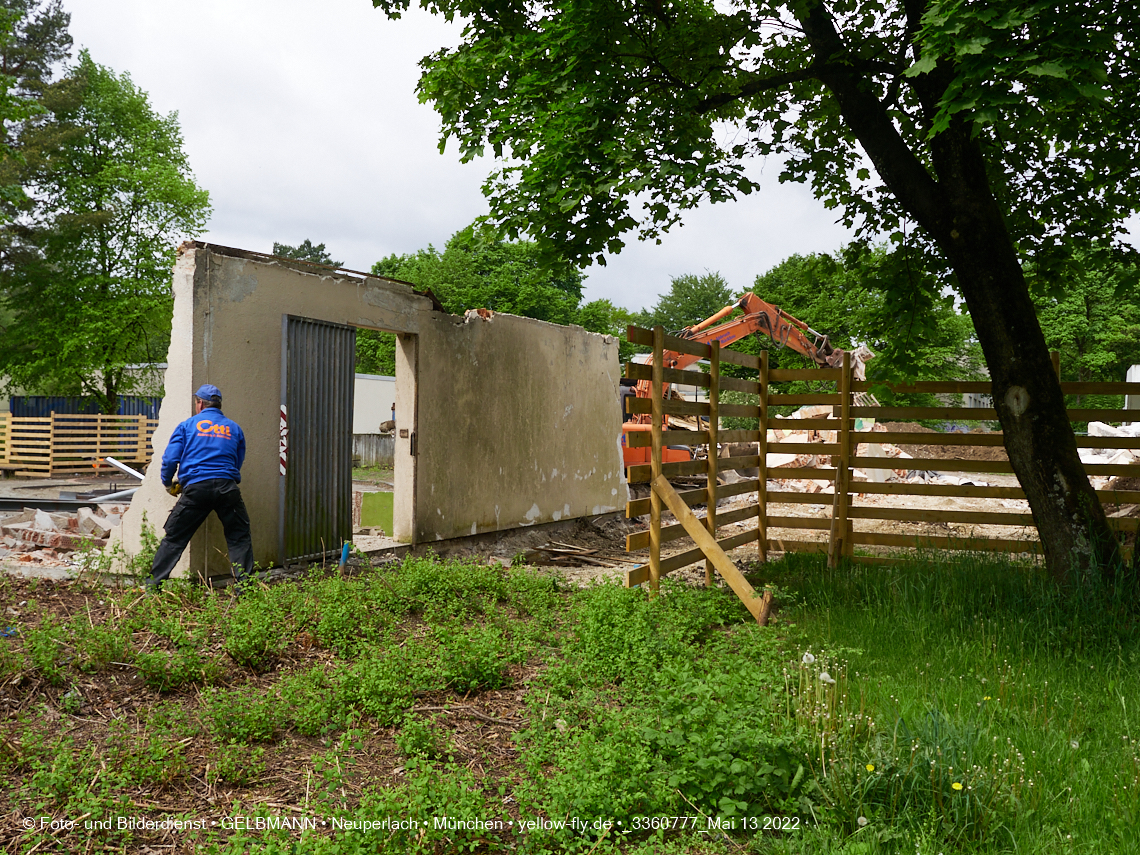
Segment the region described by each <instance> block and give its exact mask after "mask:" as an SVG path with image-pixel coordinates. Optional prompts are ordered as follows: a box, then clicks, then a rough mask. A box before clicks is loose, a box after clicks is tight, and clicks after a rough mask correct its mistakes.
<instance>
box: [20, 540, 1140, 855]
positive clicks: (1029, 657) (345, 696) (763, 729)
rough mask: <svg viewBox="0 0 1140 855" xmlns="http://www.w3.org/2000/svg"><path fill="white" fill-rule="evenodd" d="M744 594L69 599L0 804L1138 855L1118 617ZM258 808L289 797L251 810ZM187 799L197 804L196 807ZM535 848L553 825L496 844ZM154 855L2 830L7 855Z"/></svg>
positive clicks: (1046, 596)
mask: <svg viewBox="0 0 1140 855" xmlns="http://www.w3.org/2000/svg"><path fill="white" fill-rule="evenodd" d="M754 574H755V576H756V577H757V578H756V581H757V582H758V583H759V582H761V581H763V582H764V583H766V584H774V585H776V586H777V588H778V591H779V608H778V611H777V614H776V618H775V620H774V622H773V624H772V625H771V626H769V627H767V628H760V627H757V626H755V624H753V623H751V622H750V621H749V617H748V614H747V612H746V611H745V609H744V608H743V606H742V605H741V604H740V602H739V601H738V600H736V599H735V597H733V595H732V594H731V593H730V592H728V591H727V590H726V589H723V588H722V589H714V590H705V589H691V588H686V587H684V586H681V585H677V584H673V583H670V582H669V581H668V580H666V583H665V584H664V585H663V589H662V593H661V595H660V596H658V597H651V596H649V594H648V593H647V592H645V591H641V590H625V589H622V588H620V587H618V586H616V585H599V586H594V587H591V588H587V589H584V590H575V591H563V590H559V589H558V588H557V586H556V585H555V584H553V583H552V582H551V581H550V580H549V579H548V578H543V577H540V576H537V575H534V574H532V573H531V572H530V571H529V570H528V569H526V568H502V567H499V566H497V565H495V566H488V565H484V564H478V563H464V562H459V561H440V560H436V559H430V558H428V559H421V558H411V559H407V560H406V561H404V562H403V563H401V564H399V565H395V566H388V567H385V568H383V569H376V570H366V571H365V572H362V573H359V574H357V575H353V576H338V575H320V574H314V575H312V576H311V577H309V578H307V579H305V580H303V581H301V582H298V583H286V584H278V585H274V586H271V587H258V588H255V589H253V590H251V591H250V592H249V593H248V594H247V595H246V596H243V597H242V598H241V599H240V600H233V599H230V598H228V597H226V596H216V595H210V594H207V593H204V592H203V591H201V590H200V589H194V588H190V587H186V586H179V585H172V586H171V590H169V591H168V592H165V593H163V594H162V595H159V596H153V595H152V596H145V597H140V596H139V595H138V593H137V592H131V593H127V592H122V593H114V592H111V593H108V592H106V591H103V590H98V591H97V590H95V589H90V590H85V591H84V594H85V596H87V598H88V601H94V600H95V599H96V597H98V598H99V601H100V604H101V603H102V600H103V599H110V600H111V601H112V606H113V608H111V610H110V613H109V614H108V616H107V618H106V619H105V620H96V619H94V617H93V616H92V614H91V613H90V612H88V611H87V610H86V609H84V610H83V611H82V613H78V614H74V615H72V616H70V617H68V616H67V614H66V613H65V612H56V613H52V614H51V615H50V616H49V614H48V612H47V609H46V608H45V607H42V606H41V607H36V606H34V605H32V604H29V613H36V614H40V615H41V616H40V617H39V618H38V619H36V620H34V621H30V622H29V623H28V625H27V626H26V627H23V628H22V632H21V636H20V639H19V646H18V647H14V648H12V649H11V650H9V651H8V652H7V654H6V659H5V666H4V667H5V669H6V672H7V673H9V674H23V675H24V676H23V677H22V679H21V685H23V686H25V687H30V688H28V691H31V692H34V693H38V694H36V695H35V696H33V697H24V698H21V704H22V706H23V708H25V709H26V710H28V712H27V713H24V714H22V715H21V716H19V717H16V718H13V719H10V720H8V721H6V722H3V729H2V733H0V736H3V739H4V742H3V748H4V751H3V752H0V768H2V769H3V771H4V772H5V775H4V776H3V778H2V779H0V780H2V781H3V784H2V787H3V789H0V801H3V803H4V809H5V810H7V811H9V812H10V811H11V810H13V809H15V810H18V811H20V812H21V813H22V814H23V815H34V816H39V815H44V816H57V817H66V816H72V817H74V816H82V815H84V814H90V815H92V816H99V817H102V816H118V815H122V816H134V815H139V813H140V811H141V812H142V813H144V814H145V813H146V808H145V807H139V806H138V805H140V804H141V805H146V804H156V803H157V804H161V805H168V806H169V805H182V804H184V805H186V814H185V818H191V817H198V818H201V817H202V816H206V817H207V818H211V817H214V815H215V814H216V815H217V816H219V817H221V816H230V815H241V816H250V817H253V816H259V815H264V816H275V815H278V814H280V813H281V809H280V808H279V807H274V806H273V805H275V804H280V802H279V801H274V799H277V800H280V799H286V798H288V799H291V800H292V801H290V802H287V803H289V804H293V805H295V811H294V812H296V811H297V810H302V809H303V811H306V812H307V815H314V816H318V817H321V818H323V819H326V820H329V821H332V820H333V819H336V820H338V821H347V820H355V821H358V822H359V821H363V820H372V821H382V820H383V819H385V818H392V817H397V818H398V817H422V818H430V817H436V816H439V817H444V816H446V817H448V818H449V820H452V821H455V822H459V823H460V824H459V825H458V826H454V827H449V828H438V827H436V826H434V825H431V826H430V827H428V828H421V829H418V830H411V831H410V830H407V829H389V830H385V831H384V832H383V833H378V832H376V831H370V832H368V831H362V830H360V829H359V828H357V829H352V828H348V829H342V830H340V831H336V832H332V831H322V832H319V833H317V834H316V835H313V834H312V833H309V836H308V837H307V838H306V839H305V842H304V844H301V843H300V838H299V837H298V836H297V832H296V831H293V830H289V829H276V830H249V829H246V830H240V829H226V830H223V829H218V828H213V827H207V828H204V829H198V830H196V831H195V832H194V833H193V834H192V835H189V836H187V837H184V838H181V839H182V841H183V843H184V844H185V845H186V846H187V847H188V848H194V849H196V850H197V851H202V852H234V853H236V852H264V853H269V852H283V851H300V850H296V846H298V845H302V846H303V848H304V851H309V850H311V851H316V852H322V853H328V855H347V853H350V852H358V851H391V852H424V853H427V852H441V851H449V852H450V851H478V852H506V851H517V852H525V853H546V852H581V853H591V852H608V851H621V852H623V853H632V852H649V851H652V852H693V853H698V852H699V853H706V852H710V853H711V852H715V853H729V852H733V853H735V852H755V853H767V852H773V853H817V852H825V853H826V852H832V853H850V855H857V853H900V855H901V853H905V854H906V855H911V853H919V855H926V853H930V855H935V853H943V855H949V853H989V852H1009V853H1019V855H1020V853H1041V855H1044V853H1055V852H1073V853H1084V852H1088V853H1113V852H1120V853H1125V852H1134V851H1138V850H1140V751H1138V749H1137V746H1136V744H1135V743H1134V741H1133V736H1134V731H1136V730H1137V727H1138V725H1140V722H1138V721H1137V720H1136V712H1135V711H1136V710H1137V709H1138V708H1140V690H1138V688H1137V685H1138V681H1137V679H1136V678H1137V669H1138V662H1137V657H1138V652H1140V630H1138V628H1137V625H1136V619H1135V617H1134V614H1135V611H1134V609H1132V608H1131V607H1130V606H1131V604H1128V603H1123V602H1121V601H1120V598H1118V597H1117V596H1115V595H1114V593H1113V592H1111V591H1109V592H1103V591H1102V592H1085V593H1083V594H1080V595H1063V594H1062V593H1061V592H1059V591H1058V590H1057V589H1055V588H1054V587H1053V586H1052V585H1051V583H1049V582H1048V581H1047V580H1046V579H1044V578H1042V576H1041V575H1040V572H1039V571H1038V570H1037V569H1036V568H1033V567H1028V566H1020V565H1016V564H1010V563H1008V562H1005V561H1002V560H999V559H993V558H988V557H977V556H965V557H958V558H953V559H949V558H945V557H939V556H931V557H930V558H929V559H920V560H913V561H909V562H907V563H904V564H899V565H894V566H890V567H864V566H853V567H844V568H841V569H839V570H835V571H831V570H828V569H826V568H825V567H824V566H823V564H822V562H821V561H819V560H816V559H814V558H809V557H803V556H791V557H789V558H788V559H786V560H784V561H781V562H779V563H775V564H769V565H765V566H763V567H759V568H754ZM20 596H23V594H21V595H20ZM128 668H129V669H132V670H131V671H130V672H129V673H130V674H133V676H129V675H128V672H127V671H125V670H124V669H128ZM115 680H118V681H120V683H121V681H123V680H126V681H127V682H128V683H129V684H130V685H132V686H134V687H137V688H134V689H133V690H132V692H133V693H141V694H139V697H141V698H143V702H142V707H141V708H138V707H136V708H135V709H134V710H133V711H132V712H131V713H130V714H123V713H118V714H115V715H107V716H106V718H100V719H96V718H94V717H93V715H92V713H91V711H90V710H84V709H83V704H84V703H85V699H86V698H91V697H97V696H98V695H99V693H100V691H101V689H100V686H101V685H102V686H104V687H106V688H110V686H111V684H112V683H113V682H114V681H115ZM116 685H119V684H116ZM116 691H118V690H117V689H113V690H112V692H111V693H112V694H114V692H116ZM504 692H507V693H510V694H511V697H515V698H517V699H518V701H517V704H518V706H517V708H516V709H515V711H514V713H513V714H512V715H513V718H512V721H511V723H509V724H508V725H506V727H508V728H509V731H510V739H509V740H508V741H506V742H503V741H501V740H500V741H498V742H495V743H494V744H495V746H497V747H495V748H494V750H493V751H491V753H484V754H480V753H479V752H480V750H482V749H479V748H478V747H477V745H475V744H473V740H475V741H476V742H477V738H478V736H479V733H481V732H482V731H480V730H479V729H480V728H483V729H485V728H488V727H490V726H491V725H493V724H494V722H491V724H490V725H489V724H488V723H487V722H483V723H480V722H479V720H475V722H476V723H475V728H476V730H472V729H471V726H469V725H462V726H461V722H462V719H460V718H458V717H456V716H453V715H449V714H447V713H445V712H443V711H442V710H445V709H447V710H452V709H454V710H462V709H465V708H470V707H465V706H464V705H470V704H479V703H482V702H483V701H484V700H486V701H488V702H490V701H492V700H494V699H496V698H500V697H502V694H503V693H504ZM25 701H26V703H25ZM100 715H103V714H100ZM99 721H105V722H108V723H107V724H104V725H100V724H99ZM52 722H55V724H53V723H52ZM503 726H504V725H502V723H501V722H500V724H498V725H495V727H503ZM1136 735H1140V734H1136ZM504 745H506V746H509V749H508V748H504V747H503V746H504ZM275 780H277V781H280V780H294V781H297V782H303V786H302V788H301V789H299V790H297V791H295V792H294V794H293V795H292V796H287V795H274V796H273V797H272V798H269V797H268V796H266V795H265V793H267V792H269V791H267V790H266V789H264V788H265V787H268V786H272V782H273V781H275ZM203 786H207V787H210V788H212V790H211V792H214V793H215V794H218V793H224V794H226V795H225V800H224V802H222V803H218V804H217V805H216V806H215V807H211V808H204V807H202V805H201V802H200V800H199V796H198V794H199V793H200V792H202V789H201V788H202V787H203ZM299 786H300V785H299ZM270 802H272V804H270ZM301 806H303V808H302V807H301ZM167 815H168V814H163V816H167ZM666 817H683V818H687V819H683V820H676V821H674V820H670V821H668V822H665V821H664V820H663V818H666ZM155 818H161V817H155ZM537 818H545V819H548V820H552V821H554V823H553V824H549V823H548V824H546V825H544V826H529V827H527V829H526V830H525V831H519V829H518V826H517V825H507V823H513V822H518V821H519V820H524V821H530V820H534V819H537ZM572 818H576V819H577V820H579V821H580V822H579V825H577V826H570V825H567V826H562V827H559V826H558V823H559V822H563V821H568V820H570V819H572ZM476 820H478V821H480V822H482V823H484V824H487V823H490V824H492V825H493V824H494V823H502V824H503V826H502V828H494V829H492V830H487V827H486V825H485V826H484V827H482V828H480V827H478V823H475V822H474V821H476ZM463 823H467V824H466V825H464V824H463ZM607 823H609V825H607ZM619 823H620V824H619ZM694 823H695V825H696V830H694V828H693V825H694ZM682 825H684V826H687V827H680V826H682ZM773 825H774V826H775V827H776V828H777V829H779V830H776V831H773V830H771V828H769V829H768V830H765V826H769V827H770V826H773ZM472 826H475V827H472ZM665 826H668V827H665ZM160 837H161V835H158V836H148V834H147V833H146V832H145V831H139V830H125V831H124V830H122V829H109V830H105V831H99V830H88V831H82V830H76V831H74V832H70V833H69V834H63V835H52V834H50V833H49V832H47V831H40V830H35V829H33V830H31V831H28V832H24V833H23V836H22V838H21V844H22V846H23V847H24V848H25V849H31V848H33V847H35V846H37V845H40V844H42V845H41V846H40V848H41V849H45V850H47V851H51V849H50V848H49V844H50V846H54V847H57V848H58V847H61V846H62V847H64V848H68V847H70V849H71V850H74V851H79V850H82V849H84V847H86V846H87V844H88V843H89V842H91V843H93V846H94V848H96V849H98V848H99V847H109V848H111V849H114V850H122V849H128V850H132V849H140V848H141V847H142V846H144V845H151V844H155V845H158V844H159V842H160Z"/></svg>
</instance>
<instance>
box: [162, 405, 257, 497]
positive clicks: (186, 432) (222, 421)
mask: <svg viewBox="0 0 1140 855" xmlns="http://www.w3.org/2000/svg"><path fill="white" fill-rule="evenodd" d="M244 461H245V434H244V433H243V432H242V429H241V427H240V426H239V425H238V423H237V422H235V421H232V420H230V419H227V418H226V417H225V416H223V415H222V411H221V410H219V409H218V408H216V407H207V408H206V409H204V410H202V412H200V413H198V415H196V416H191V417H190V418H188V419H187V420H186V421H184V422H182V423H181V424H180V425H178V427H176V428H175V429H174V434H173V435H172V436H171V437H170V442H169V443H167V446H166V451H164V452H163V453H162V483H163V484H165V485H166V486H168V487H169V486H170V482H171V481H172V480H173V478H174V471H175V470H176V469H177V470H178V481H179V482H180V483H181V484H182V486H183V487H185V486H186V485H187V484H193V483H194V482H195V481H208V480H210V479H212V478H227V479H230V480H232V481H238V482H240V481H241V464H242V463H243V462H244Z"/></svg>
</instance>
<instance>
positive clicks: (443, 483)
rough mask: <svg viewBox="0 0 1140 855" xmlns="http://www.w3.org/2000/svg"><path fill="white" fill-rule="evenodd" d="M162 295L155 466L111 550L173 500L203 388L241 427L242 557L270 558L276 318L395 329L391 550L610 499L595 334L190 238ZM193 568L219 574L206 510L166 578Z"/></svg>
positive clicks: (590, 507) (612, 472)
mask: <svg viewBox="0 0 1140 855" xmlns="http://www.w3.org/2000/svg"><path fill="white" fill-rule="evenodd" d="M173 288H174V328H173V334H172V337H171V345H170V353H169V356H168V358H167V362H168V365H169V368H168V369H167V372H166V379H165V391H164V396H165V397H164V401H163V407H162V412H161V417H160V419H159V424H158V428H157V430H156V432H155V435H154V440H153V442H154V451H155V454H154V459H153V460H152V462H151V463H150V465H149V467H148V468H147V471H146V479H145V480H144V482H143V484H142V487H141V488H140V490H139V491H138V492H137V493H136V494H135V497H134V500H133V502H132V504H131V507H130V509H129V510H128V512H127V513H126V515H125V516H124V518H123V525H122V526H121V528H120V532H121V535H120V537H121V540H122V543H123V546H124V548H125V551H126V553H127V554H128V555H135V554H137V553H138V551H139V550H140V549H141V544H142V540H141V532H142V526H143V519H144V515H145V519H146V522H147V524H149V525H151V526H153V527H154V528H156V529H159V530H160V531H159V533H160V534H161V527H162V524H163V523H164V522H165V520H166V517H167V515H168V514H169V512H170V509H171V508H172V507H173V505H174V501H175V500H174V499H173V498H172V497H171V496H169V495H168V494H167V493H166V492H165V490H164V489H163V487H162V484H161V481H160V477H159V472H160V467H161V456H162V452H163V450H164V448H165V446H166V443H167V441H168V440H169V438H170V436H171V434H172V433H173V431H174V428H175V426H176V425H177V424H178V423H179V422H180V421H182V420H183V419H185V418H188V417H189V416H190V415H191V412H192V409H191V408H192V401H193V393H194V390H195V389H197V388H198V386H200V385H201V384H202V383H213V384H215V385H217V386H218V387H220V388H221V390H222V393H223V396H224V399H223V411H224V412H225V414H226V415H227V416H229V417H230V418H232V419H234V420H235V421H237V422H238V424H240V425H241V426H242V428H243V429H244V431H245V436H246V446H247V451H246V461H245V465H244V467H243V468H242V495H243V497H244V499H245V503H246V507H247V508H248V510H249V514H250V520H251V523H252V528H253V548H254V557H255V560H256V561H257V562H258V563H259V564H260V565H261V566H269V565H272V564H275V563H277V561H278V548H279V547H278V543H279V541H278V526H279V510H280V509H279V501H280V500H279V483H280V477H281V476H280V472H279V462H278V438H279V426H280V405H281V345H282V342H281V326H282V323H281V321H282V316H283V315H285V314H289V315H294V316H300V317H306V318H312V319H316V320H323V321H331V322H334V323H340V324H347V325H350V326H356V327H363V328H371V329H383V330H388V331H391V332H396V333H397V334H398V335H399V338H398V346H397V348H396V378H397V394H396V424H397V426H398V427H399V428H401V429H402V428H404V427H405V426H414V428H413V429H409V431H408V435H407V436H404V435H402V434H401V433H397V436H396V439H395V472H394V480H395V499H394V510H395V518H394V525H395V529H396V536H397V538H399V539H400V540H403V541H406V542H424V541H434V540H439V539H447V538H452V537H459V536H463V535H469V534H477V533H483V532H490V531H499V530H504V529H510V528H514V527H518V526H526V525H533V524H535V523H541V522H551V521H557V520H564V519H570V518H573V517H579V516H585V515H595V514H602V513H607V512H609V511H613V510H617V509H620V508H621V507H622V506H623V505H624V503H625V501H626V498H627V491H626V486H625V482H624V475H623V470H622V462H621V450H620V445H619V443H620V431H621V422H620V414H619V411H618V406H617V401H618V394H617V387H618V378H619V375H620V367H619V363H618V345H617V341H616V340H615V339H613V338H612V337H609V336H600V335H596V334H593V333H587V332H585V331H584V330H582V329H580V328H578V327H560V326H557V325H553V324H547V323H544V322H541V321H534V320H531V319H529V318H517V317H514V316H511V315H493V316H491V317H490V318H487V319H485V318H483V317H480V316H479V315H478V314H477V313H475V312H471V313H468V316H467V317H464V318H459V317H456V316H452V315H447V314H445V313H442V312H437V311H434V310H433V309H432V302H431V300H430V299H429V298H427V297H424V296H421V295H418V294H416V293H414V292H413V290H412V289H411V287H409V286H408V285H405V284H403V283H399V282H393V281H390V280H385V279H379V278H375V277H371V276H367V275H364V274H360V275H353V274H349V273H346V272H344V271H332V270H329V269H327V268H320V267H317V266H314V265H306V264H304V263H301V262H292V261H286V260H283V259H275V258H273V257H271V256H264V255H261V254H258V253H250V252H245V251H242V250H234V249H229V248H226V247H217V246H212V245H209V244H202V243H194V242H191V243H187V244H185V245H183V247H182V248H181V249H180V251H179V256H178V260H177V262H176V264H175V267H174V276H173ZM417 364H418V371H417ZM417 374H418V382H417ZM413 439H414V441H415V446H416V456H415V457H414V458H413V456H412V442H413ZM413 509H414V516H413ZM192 571H193V574H194V575H198V574H202V575H205V576H217V575H227V574H228V573H229V560H228V558H227V556H226V549H225V539H224V537H223V535H222V528H221V524H220V523H219V522H218V520H217V519H216V517H214V516H212V515H211V517H210V519H209V521H208V522H207V524H206V525H205V526H203V528H202V529H201V530H200V531H199V532H198V534H197V535H196V536H195V537H194V539H193V540H192V541H191V544H190V547H189V548H188V549H187V551H186V554H185V555H184V556H183V558H182V561H181V562H180V563H179V566H178V568H177V569H176V571H175V575H186V574H188V573H191V572H192Z"/></svg>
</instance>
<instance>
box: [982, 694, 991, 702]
mask: <svg viewBox="0 0 1140 855" xmlns="http://www.w3.org/2000/svg"><path fill="white" fill-rule="evenodd" d="M989 699H990V696H989V695H986V696H985V697H984V698H982V700H983V701H988V700H989Z"/></svg>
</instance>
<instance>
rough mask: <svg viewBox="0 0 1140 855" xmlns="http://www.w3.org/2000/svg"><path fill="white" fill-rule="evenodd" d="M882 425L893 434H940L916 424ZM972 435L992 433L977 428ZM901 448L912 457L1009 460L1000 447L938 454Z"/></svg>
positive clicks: (969, 447) (972, 447)
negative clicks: (932, 456) (933, 454)
mask: <svg viewBox="0 0 1140 855" xmlns="http://www.w3.org/2000/svg"><path fill="white" fill-rule="evenodd" d="M881 424H882V426H883V427H884V428H886V429H887V430H888V431H890V432H892V433H938V431H936V430H931V429H930V428H927V427H923V426H922V425H918V424H915V423H914V422H882V423H881ZM970 433H972V434H985V433H990V431H986V430H982V429H981V428H975V429H974V430H972V431H970ZM899 448H901V449H902V450H903V451H905V452H906V453H907V454H909V455H911V456H912V457H923V456H927V455H930V454H931V453H937V455H938V456H939V457H945V458H950V459H952V460H1009V456H1008V455H1007V454H1006V453H1005V449H1004V448H1002V447H1001V446H1000V445H961V446H958V447H957V448H943V449H938V450H937V452H934V449H932V448H931V447H930V446H927V445H900V446H899Z"/></svg>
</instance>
